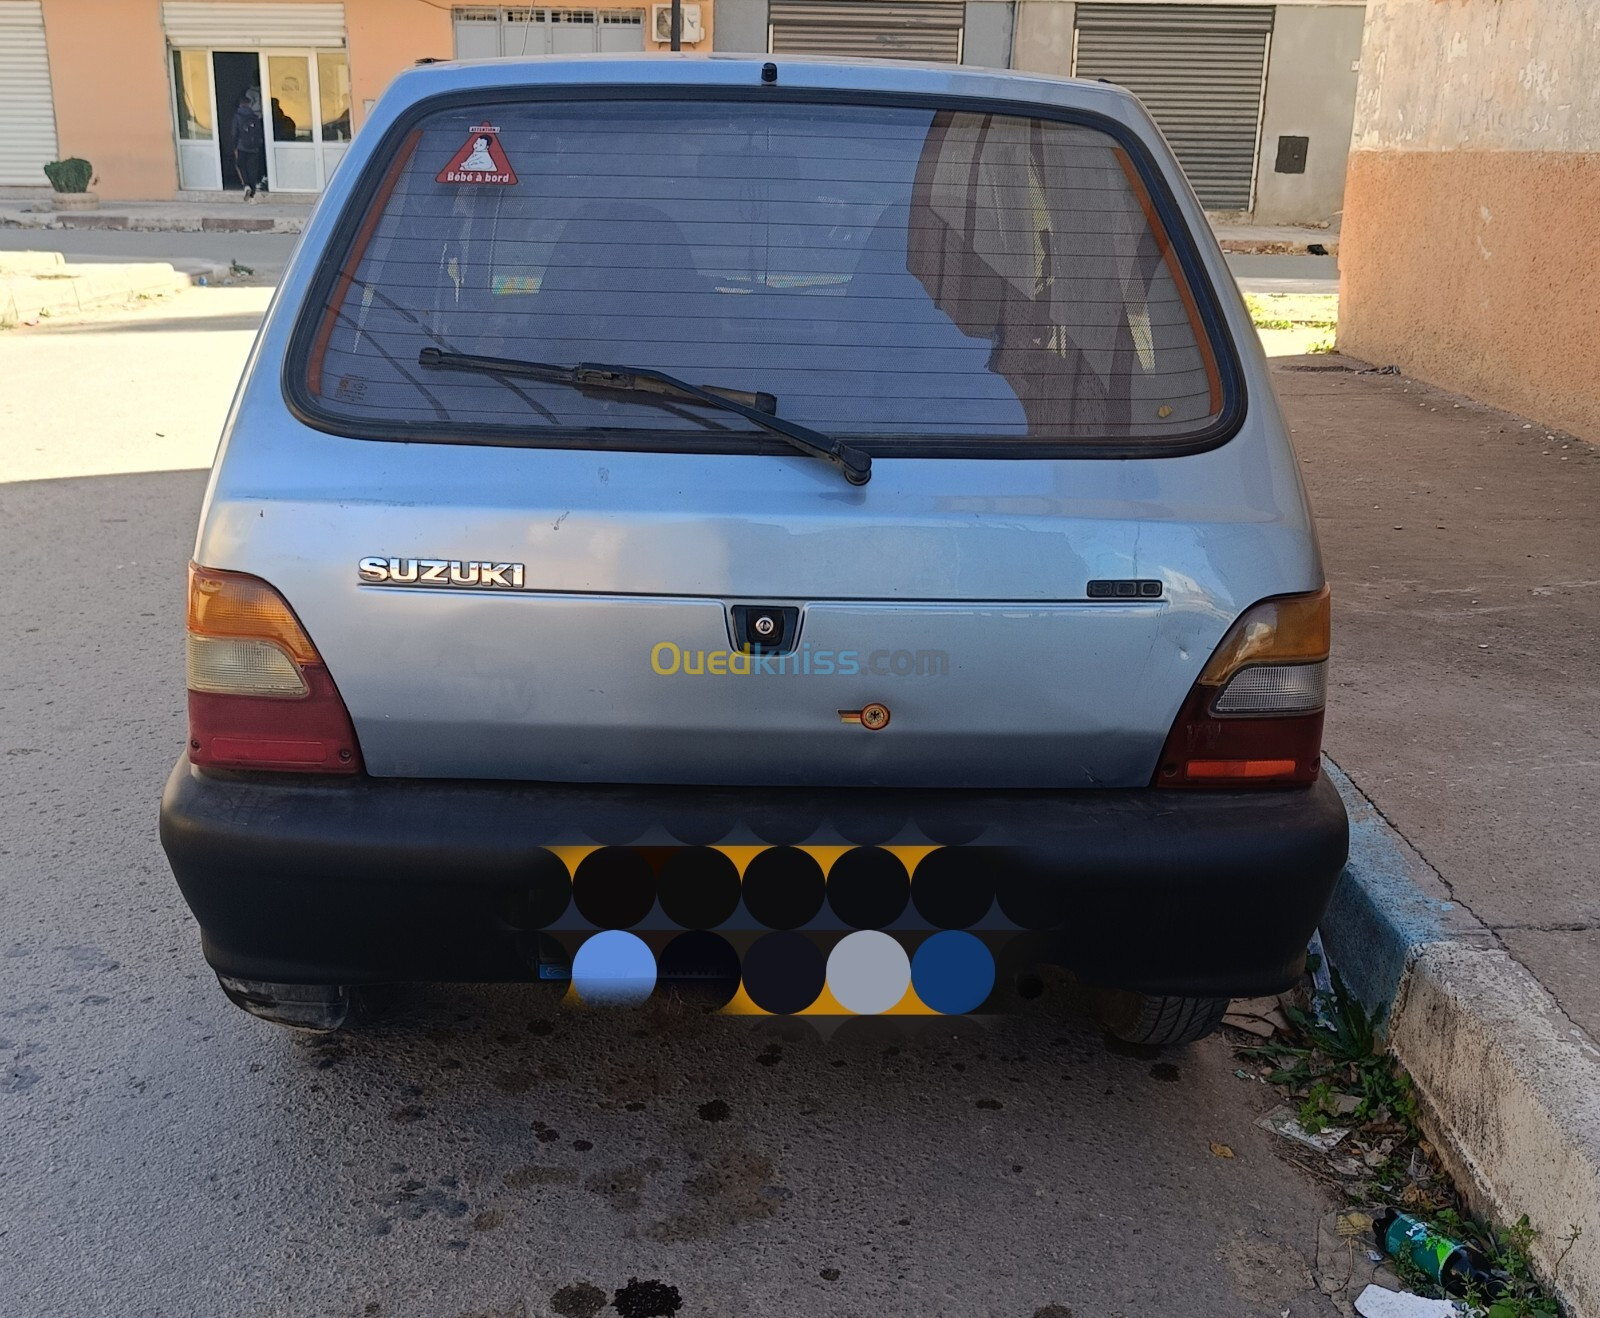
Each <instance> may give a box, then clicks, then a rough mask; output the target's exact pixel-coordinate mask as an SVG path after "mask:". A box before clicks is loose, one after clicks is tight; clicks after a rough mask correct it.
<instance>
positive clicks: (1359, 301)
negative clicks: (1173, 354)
mask: <svg viewBox="0 0 1600 1318" xmlns="http://www.w3.org/2000/svg"><path fill="white" fill-rule="evenodd" d="M1596 49H1600V5H1596V4H1594V3H1593V0H1541V3H1538V4H1534V3H1533V2H1532V0H1373V2H1372V4H1371V5H1370V7H1369V10H1368V22H1367V30H1366V37H1365V53H1364V55H1363V60H1362V74H1361V84H1360V89H1359V92H1358V94H1357V104H1356V124H1355V146H1356V149H1355V151H1354V152H1353V153H1352V155H1351V160H1350V173H1349V179H1348V183H1347V188H1346V195H1345V216H1344V228H1343V232H1342V234H1341V236H1340V275H1341V283H1340V288H1341V298H1340V315H1339V346H1340V348H1341V349H1342V350H1343V351H1345V352H1348V353H1351V354H1352V355H1354V356H1357V357H1360V358H1364V359H1366V360H1368V361H1373V362H1380V363H1389V362H1394V363H1396V364H1398V365H1399V366H1400V367H1401V368H1402V369H1404V370H1405V371H1407V372H1408V373H1411V374H1415V375H1418V376H1420V377H1422V378H1423V379H1426V380H1430V381H1432V382H1434V383H1436V384H1439V385H1442V386H1444V387H1445V388H1448V389H1454V390H1458V391H1460V392H1463V393H1467V394H1471V395H1472V396H1474V397H1477V398H1480V399H1482V400H1484V401H1486V402H1489V403H1493V404H1495V405H1497V406H1500V407H1505V408H1508V409H1510V410H1512V411H1516V412H1521V413H1523V414H1525V415H1529V416H1532V417H1534V418H1536V419H1537V420H1538V421H1540V422H1542V423H1543V424H1546V425H1549V426H1553V427H1559V428H1561V429H1564V430H1569V431H1572V432H1574V433H1576V434H1579V435H1583V436H1585V437H1586V438H1590V439H1596V440H1600V335H1597V331H1596V322H1597V314H1600V313H1597V308H1600V262H1597V261H1596V259H1595V251H1594V248H1595V244H1594V216H1595V215H1597V214H1600V96H1597V94H1596V89H1595V79H1594V73H1593V67H1592V66H1593V60H1594V52H1595V50H1596Z"/></svg>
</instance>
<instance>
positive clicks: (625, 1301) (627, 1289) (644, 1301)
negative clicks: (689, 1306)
mask: <svg viewBox="0 0 1600 1318" xmlns="http://www.w3.org/2000/svg"><path fill="white" fill-rule="evenodd" d="M611 1303H612V1304H613V1305H614V1306H616V1310H617V1312H618V1313H620V1314H621V1315H622V1318H672V1315H673V1314H675V1313H677V1312H678V1310H679V1309H681V1308H683V1296H682V1295H680V1294H679V1293H678V1288H677V1287H676V1286H668V1285H667V1284H666V1283H665V1282H663V1281H657V1280H655V1279H654V1278H651V1279H650V1280H649V1281H640V1280H639V1279H638V1278H637V1277H630V1278H629V1279H628V1284H627V1285H626V1286H624V1287H623V1288H622V1289H621V1290H619V1291H618V1292H617V1293H616V1296H615V1297H614V1298H613V1299H612V1301H611Z"/></svg>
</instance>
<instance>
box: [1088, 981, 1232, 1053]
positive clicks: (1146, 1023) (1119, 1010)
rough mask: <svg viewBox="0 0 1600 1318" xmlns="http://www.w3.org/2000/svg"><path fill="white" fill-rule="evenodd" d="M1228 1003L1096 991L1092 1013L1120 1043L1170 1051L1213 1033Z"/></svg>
mask: <svg viewBox="0 0 1600 1318" xmlns="http://www.w3.org/2000/svg"><path fill="white" fill-rule="evenodd" d="M1230 1001H1231V999H1229V998H1174V997H1166V996H1163V995H1161V994H1156V993H1134V992H1131V991H1129V990H1127V989H1100V990H1098V991H1096V993H1095V994H1094V1014H1095V1016H1096V1017H1097V1018H1098V1019H1099V1021H1100V1023H1101V1024H1102V1025H1104V1026H1105V1027H1106V1029H1108V1030H1109V1031H1111V1033H1112V1034H1114V1035H1116V1037H1117V1038H1119V1039H1121V1040H1122V1041H1123V1042H1124V1043H1139V1044H1146V1045H1148V1046H1150V1047H1153V1048H1171V1047H1176V1046H1177V1045H1179V1044H1185V1043H1194V1042H1195V1041H1196V1040H1198V1039H1204V1038H1205V1037H1206V1035H1208V1034H1215V1033H1216V1031H1217V1030H1218V1029H1219V1028H1220V1027H1221V1025H1222V1018H1223V1016H1224V1015H1225V1014H1226V1013H1227V1010H1228V1003H1229V1002H1230Z"/></svg>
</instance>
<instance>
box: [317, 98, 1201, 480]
mask: <svg viewBox="0 0 1600 1318" xmlns="http://www.w3.org/2000/svg"><path fill="white" fill-rule="evenodd" d="M356 204H358V205H360V206H362V207H363V216H364V218H363V219H362V221H361V222H360V223H359V225H357V224H355V223H351V224H350V225H348V226H347V228H346V232H347V233H349V234H350V237H349V239H348V246H347V249H346V250H344V251H343V252H340V253H337V254H336V255H337V262H338V263H337V265H334V266H325V267H324V269H325V272H326V273H325V275H324V277H323V278H322V280H321V281H320V282H319V284H318V285H317V288H318V292H317V293H316V295H315V296H314V299H313V301H312V303H311V304H310V306H309V307H308V310H307V311H306V313H305V316H306V317H307V318H308V319H306V320H304V321H303V329H302V333H301V335H300V336H299V345H300V348H299V351H298V354H297V357H296V358H295V360H296V362H297V363H298V364H297V365H295V366H292V367H291V371H292V372H293V373H295V375H296V377H297V379H298V380H300V381H303V382H304V385H305V393H304V394H303V395H301V400H302V402H303V403H305V404H306V405H307V406H308V408H309V410H310V411H311V412H312V413H313V414H314V416H313V419H317V418H318V416H320V419H321V420H322V421H323V422H324V423H326V424H329V425H331V427H332V428H334V429H349V433H352V434H365V435H369V436H380V435H395V436H396V437H399V436H402V435H403V436H405V437H407V438H411V437H417V435H418V434H419V432H420V433H422V434H424V435H425V434H428V433H437V434H438V435H439V436H440V437H452V438H456V439H461V438H467V439H472V440H477V441H479V442H515V441H514V440H513V438H512V437H513V436H517V435H520V436H523V437H524V442H526V441H527V440H530V439H531V440H532V442H544V443H551V442H557V443H558V442H560V441H561V438H562V436H564V435H565V436H568V437H578V436H582V437H584V441H585V442H588V443H594V442H596V439H597V437H598V438H599V440H600V441H601V442H604V439H605V437H606V436H611V437H613V438H615V439H616V440H617V441H618V442H625V443H626V446H627V447H638V446H639V441H640V439H641V438H643V437H648V436H651V435H654V436H655V437H656V439H657V440H659V441H660V442H661V443H662V444H663V446H670V445H671V444H672V443H673V442H674V441H676V443H677V444H679V445H680V446H681V444H682V443H683V441H684V439H685V438H686V437H687V433H688V432H697V431H698V432H705V433H706V434H708V435H712V434H718V435H720V437H721V438H724V439H738V438H740V437H744V436H749V437H751V438H752V439H754V438H756V437H758V436H759V434H760V432H759V430H758V429H756V428H755V427H753V426H752V425H751V424H750V423H749V422H748V421H746V420H745V419H744V418H742V417H739V416H736V415H731V414H728V413H726V412H720V411H716V410H713V409H711V408H708V407H706V406H703V405H700V404H697V403H694V402H688V401H684V400H683V399H680V398H669V397H664V396H661V395H643V396H634V395H627V394H620V393H615V392H602V391H596V390H581V389H578V388H575V387H572V386H570V385H568V384H565V383H561V382H557V381H552V380H540V379H530V378H526V377H511V376H506V375H486V374H478V373H467V372H462V371H456V370H441V369H437V368H430V367H426V366H423V365H420V364H419V353H421V351H422V350H423V349H425V348H435V349H439V350H442V351H444V352H452V353H464V354H473V355H476V356H487V357H498V358H514V359H518V360H532V361H537V362H543V363H551V364H555V365H561V366H570V365H573V364H576V363H603V364H612V365H621V366H629V367H641V368H650V369H653V370H657V371H665V372H670V373H671V374H673V375H675V376H678V377H681V378H683V379H685V380H687V381H689V382H691V383H694V384H697V385H701V386H711V387H714V388H718V389H728V390H741V391H750V392H761V393H765V394H769V395H771V396H772V398H773V400H775V407H776V412H777V414H778V415H779V416H782V417H784V418H787V419H790V420H793V421H797V422H799V423H801V424H803V425H806V426H810V427H812V428H814V429H816V430H820V431H823V432H825V433H826V434H829V435H836V436H847V437H854V438H856V439H858V440H867V441H873V442H874V447H875V448H876V449H877V450H878V451H885V450H887V449H892V446H893V444H894V443H896V442H899V443H907V442H913V443H914V442H916V441H930V440H933V441H938V440H951V439H955V438H964V439H966V440H970V441H971V442H973V443H977V444H983V443H990V444H993V443H996V442H1000V441H1006V440H1017V439H1023V440H1034V441H1038V440H1047V441H1062V442H1068V443H1070V442H1072V441H1083V440H1085V439H1099V440H1106V439H1120V440H1149V441H1155V442H1156V443H1157V444H1158V446H1159V444H1160V442H1161V441H1172V440H1179V441H1181V440H1184V439H1192V438H1193V437H1195V436H1200V435H1204V434H1206V433H1208V432H1212V431H1215V430H1216V428H1217V427H1218V425H1219V423H1220V422H1221V420H1222V414H1223V410H1224V389H1223V383H1222V375H1221V372H1219V369H1218V352H1219V348H1218V345H1217V344H1215V343H1213V342H1212V341H1210V339H1209V338H1208V337H1207V334H1206V331H1205V329H1204V327H1203V323H1202V318H1201V316H1200V313H1199V309H1198V305H1197V301H1196V297H1195V294H1194V292H1193V291H1192V290H1191V288H1190V287H1189V286H1188V285H1187V284H1186V282H1185V279H1184V275H1183V273H1182V270H1181V268H1180V265H1179V263H1178V261H1177V260H1176V259H1175V255H1174V253H1173V251H1172V247H1171V243H1170V240H1169V237H1168V235H1167V234H1165V233H1163V232H1162V231H1161V230H1160V228H1159V220H1158V218H1157V206H1156V203H1155V202H1154V201H1153V200H1152V198H1151V195H1150V193H1149V191H1148V189H1147V187H1146V184H1145V182H1144V181H1143V179H1142V177H1141V174H1140V172H1139V170H1138V168H1137V167H1136V166H1135V164H1134V162H1133V160H1132V159H1131V158H1130V155H1129V153H1128V152H1127V150H1125V149H1124V148H1123V147H1122V146H1121V145H1119V144H1118V142H1117V141H1116V140H1115V139H1114V138H1113V137H1112V136H1110V135H1109V134H1108V133H1106V132H1103V131H1101V130H1099V129H1097V128H1094V127H1090V126H1086V125H1084V124H1079V123H1069V122H1062V121H1059V120H1055V119H1046V118H1031V117H1026V116H1023V115H1018V114H997V113H981V112H975V111H968V110H964V109H929V108H915V107H910V106H894V105H850V104H831V103H830V104H818V103H814V102H803V101H784V100H773V101H763V102H761V103H751V102H748V101H741V102H718V101H711V100H707V101H694V100H681V99H670V100H615V99H595V100H589V101H572V100H561V101H559V102H557V101H532V102H519V103H515V104H496V105H493V106H476V107H475V106H470V105H469V106H466V107H464V108H452V109H448V110H440V111H437V112H435V113H431V114H428V115H427V116H426V117H424V118H422V119H421V120H420V121H419V122H418V124H417V126H416V128H415V130H414V131H413V132H412V133H410V134H409V136H408V137H407V138H406V140H405V141H404V143H403V145H402V146H401V147H400V149H399V151H398V152H397V154H396V157H395V159H394V161H393V163H392V165H391V166H390V167H389V169H388V171H387V174H386V175H385V176H384V177H383V178H382V180H381V182H375V183H374V184H373V185H372V186H371V187H369V188H368V189H366V196H365V197H364V198H358V200H357V203H356ZM663 432H671V433H670V434H668V433H663ZM679 432H685V433H679Z"/></svg>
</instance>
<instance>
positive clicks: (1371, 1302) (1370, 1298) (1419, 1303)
mask: <svg viewBox="0 0 1600 1318" xmlns="http://www.w3.org/2000/svg"><path fill="white" fill-rule="evenodd" d="M1356 1312H1357V1313H1358V1314H1360V1315H1361V1318H1461V1310H1459V1309H1458V1308H1456V1306H1455V1305H1453V1304H1451V1303H1450V1301H1449V1300H1426V1299H1423V1297H1422V1296H1420V1295H1413V1294H1411V1292H1409V1291H1386V1290H1384V1289H1383V1287H1382V1286H1368V1287H1367V1289H1366V1290H1364V1291H1362V1292H1361V1294H1360V1295H1358V1296H1356Z"/></svg>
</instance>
